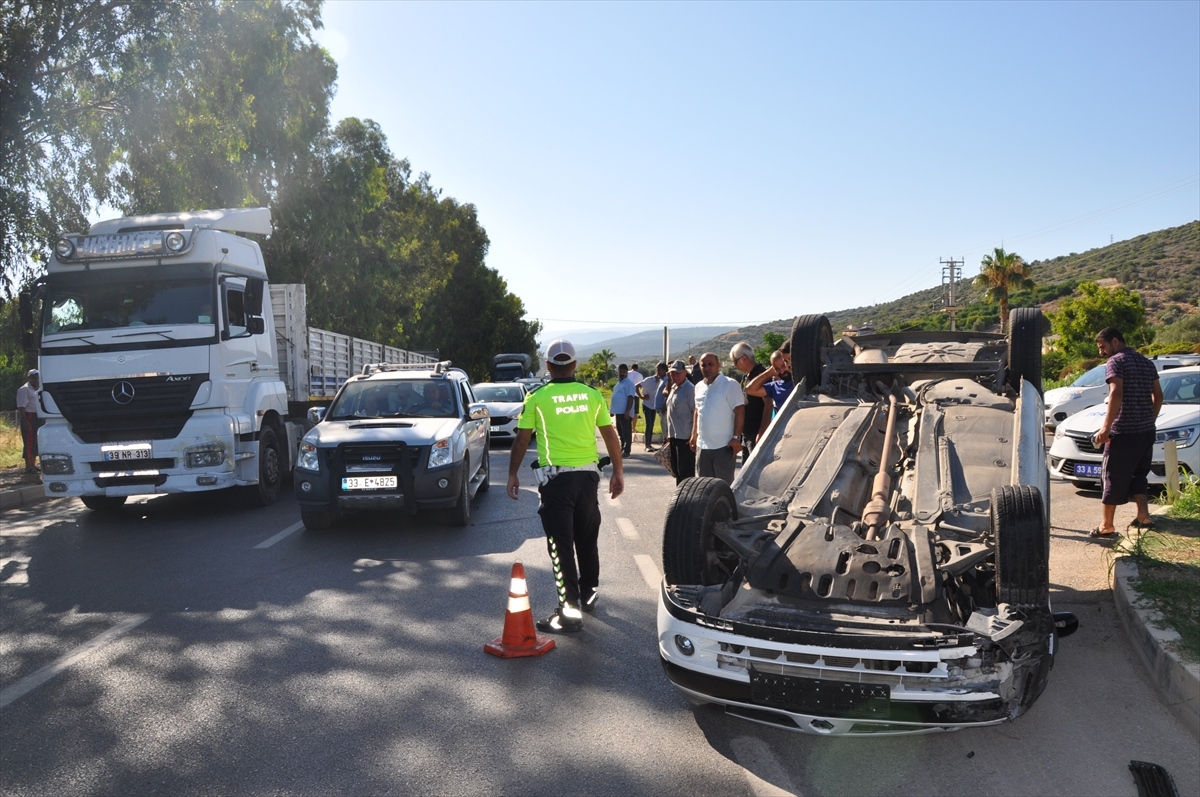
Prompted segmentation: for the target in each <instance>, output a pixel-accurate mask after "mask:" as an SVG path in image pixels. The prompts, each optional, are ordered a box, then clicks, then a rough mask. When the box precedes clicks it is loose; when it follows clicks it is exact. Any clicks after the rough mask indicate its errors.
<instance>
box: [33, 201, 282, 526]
mask: <svg viewBox="0 0 1200 797" xmlns="http://www.w3.org/2000/svg"><path fill="white" fill-rule="evenodd" d="M271 230H272V227H271V212H270V210H269V209H267V208H244V209H226V210H205V211H195V212H187V213H162V214H155V215H149V216H133V217H126V218H121V219H114V220H109V221H102V222H99V223H97V224H94V225H92V227H91V229H89V230H88V232H87V233H86V234H68V235H64V236H62V237H61V238H60V239H59V240H58V241H57V243H56V244H55V247H54V252H53V255H52V257H51V258H50V260H49V262H48V265H47V272H48V273H47V275H46V277H45V278H44V280H43V282H42V283H41V284H40V285H39V286H38V294H39V296H40V298H41V299H42V316H41V329H40V342H39V361H40V370H41V373H42V382H43V390H42V394H41V406H40V407H39V415H41V416H42V417H43V418H44V420H45V425H44V426H42V428H41V429H40V430H39V432H38V447H39V449H40V451H41V461H42V472H43V477H44V478H43V481H44V483H45V487H46V491H47V494H48V495H51V496H78V497H80V498H82V499H83V501H84V503H85V504H87V505H88V506H89V507H91V508H93V509H111V508H114V507H117V506H120V505H121V504H122V503H124V501H125V499H126V497H127V496H129V495H136V494H145V493H175V492H196V491H206V490H214V489H221V488H226V487H235V486H241V487H246V488H248V489H247V492H248V493H249V494H250V495H251V496H252V498H253V499H254V500H255V501H256V502H257V503H259V504H262V505H267V504H271V503H273V502H274V501H275V500H276V498H277V497H278V494H279V489H280V485H281V484H282V482H283V480H284V478H285V476H286V474H287V472H288V471H289V470H290V469H291V467H292V464H293V460H294V456H295V455H294V452H295V449H296V443H297V431H298V429H297V427H296V425H294V424H290V423H288V422H287V421H286V416H287V396H286V392H285V388H284V385H283V382H282V381H281V378H280V373H279V362H278V353H277V348H276V342H275V330H274V322H273V318H272V314H271V313H270V312H269V311H268V312H266V313H264V312H263V297H264V295H265V294H266V290H267V286H266V283H267V272H266V268H265V265H264V263H263V258H262V253H261V251H260V249H259V246H258V244H257V243H256V242H255V241H253V240H251V239H249V238H245V237H242V236H241V235H239V234H238V233H251V234H259V235H265V234H269V233H270V232H271Z"/></svg>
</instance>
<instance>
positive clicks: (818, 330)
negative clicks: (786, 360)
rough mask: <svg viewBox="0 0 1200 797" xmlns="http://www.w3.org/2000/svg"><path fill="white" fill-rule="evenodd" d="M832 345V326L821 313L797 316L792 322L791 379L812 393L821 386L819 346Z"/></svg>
mask: <svg viewBox="0 0 1200 797" xmlns="http://www.w3.org/2000/svg"><path fill="white" fill-rule="evenodd" d="M832 345H833V328H832V327H830V326H829V319H828V318H826V317H825V316H823V315H802V316H797V317H796V321H795V323H794V324H792V381H793V382H795V383H796V384H797V385H799V384H800V380H801V379H803V380H804V390H805V392H806V393H812V392H813V391H814V390H816V389H817V388H818V387H820V386H821V368H822V365H821V347H822V346H832Z"/></svg>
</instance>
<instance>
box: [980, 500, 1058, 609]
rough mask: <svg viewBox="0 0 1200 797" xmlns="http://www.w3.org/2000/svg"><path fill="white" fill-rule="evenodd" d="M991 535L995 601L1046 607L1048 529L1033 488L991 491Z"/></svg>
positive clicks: (1048, 593) (1048, 586)
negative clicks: (994, 548) (994, 552)
mask: <svg viewBox="0 0 1200 797" xmlns="http://www.w3.org/2000/svg"><path fill="white" fill-rule="evenodd" d="M992 536H993V538H994V539H995V540H996V599H997V600H998V601H999V602H1000V603H1007V604H1009V605H1011V606H1015V607H1021V608H1045V607H1046V606H1047V605H1049V600H1050V530H1049V529H1047V528H1046V524H1045V515H1044V514H1043V508H1042V494H1041V493H1040V492H1039V491H1038V489H1037V488H1036V487H1030V486H1029V485H1026V484H1020V485H1009V486H1006V487H997V488H995V489H994V490H992Z"/></svg>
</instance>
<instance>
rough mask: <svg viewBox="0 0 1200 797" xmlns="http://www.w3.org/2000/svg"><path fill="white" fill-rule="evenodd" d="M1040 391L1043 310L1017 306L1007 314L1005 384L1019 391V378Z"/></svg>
mask: <svg viewBox="0 0 1200 797" xmlns="http://www.w3.org/2000/svg"><path fill="white" fill-rule="evenodd" d="M1022 379H1024V380H1025V381H1026V382H1028V383H1029V384H1031V385H1033V387H1034V389H1035V390H1037V392H1038V393H1039V394H1041V392H1042V311H1041V310H1039V309H1038V308H1036V307H1016V308H1013V311H1012V313H1011V314H1010V315H1009V316H1008V384H1009V386H1010V387H1011V388H1012V389H1013V390H1015V391H1017V392H1018V393H1020V392H1021V380H1022Z"/></svg>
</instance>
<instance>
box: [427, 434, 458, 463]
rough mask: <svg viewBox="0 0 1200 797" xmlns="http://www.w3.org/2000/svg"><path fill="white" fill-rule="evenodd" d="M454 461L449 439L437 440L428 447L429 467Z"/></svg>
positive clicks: (452, 448)
mask: <svg viewBox="0 0 1200 797" xmlns="http://www.w3.org/2000/svg"><path fill="white" fill-rule="evenodd" d="M453 461H454V447H453V446H451V445H450V441H449V440H438V441H437V442H436V443H434V444H433V447H432V448H430V449H429V467H431V468H440V467H442V466H443V465H449V464H450V463H451V462H453Z"/></svg>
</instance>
